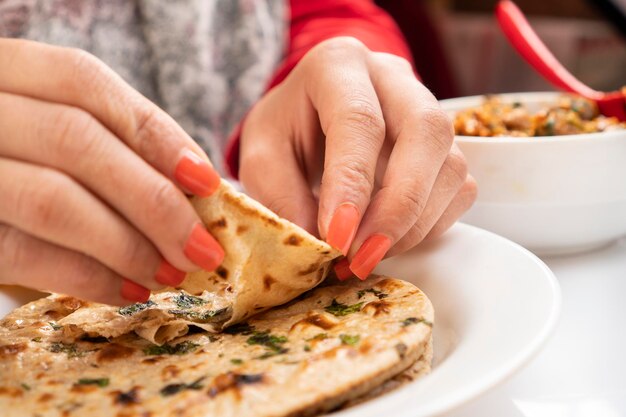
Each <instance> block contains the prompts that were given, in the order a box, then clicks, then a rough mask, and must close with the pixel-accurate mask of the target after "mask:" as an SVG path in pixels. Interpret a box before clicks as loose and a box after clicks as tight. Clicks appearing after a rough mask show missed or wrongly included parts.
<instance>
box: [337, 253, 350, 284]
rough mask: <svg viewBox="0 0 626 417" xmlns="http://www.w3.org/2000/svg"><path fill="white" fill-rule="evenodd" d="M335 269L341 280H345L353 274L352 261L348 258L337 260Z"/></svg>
mask: <svg viewBox="0 0 626 417" xmlns="http://www.w3.org/2000/svg"><path fill="white" fill-rule="evenodd" d="M333 269H334V270H335V275H337V279H338V280H339V281H345V280H347V279H348V278H350V277H351V276H352V275H353V274H352V271H350V262H348V259H347V258H343V259H342V260H340V261H337V262H336V263H335V266H334V267H333Z"/></svg>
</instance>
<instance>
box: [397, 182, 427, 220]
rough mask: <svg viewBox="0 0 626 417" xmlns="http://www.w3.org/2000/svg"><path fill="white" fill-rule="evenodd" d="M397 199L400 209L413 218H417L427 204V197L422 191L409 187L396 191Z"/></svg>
mask: <svg viewBox="0 0 626 417" xmlns="http://www.w3.org/2000/svg"><path fill="white" fill-rule="evenodd" d="M395 200H396V204H397V207H398V209H399V210H400V211H401V212H402V213H404V215H405V216H406V215H409V216H411V217H413V218H417V216H419V214H420V213H421V212H422V211H423V210H424V206H425V205H426V198H425V197H424V196H423V195H421V192H419V191H414V190H412V189H410V188H408V187H401V188H400V189H398V190H397V191H396V195H395Z"/></svg>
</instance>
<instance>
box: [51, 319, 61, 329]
mask: <svg viewBox="0 0 626 417" xmlns="http://www.w3.org/2000/svg"><path fill="white" fill-rule="evenodd" d="M48 324H49V325H50V327H52V330H61V329H62V328H63V326H61V325H60V324H56V323H55V322H53V321H49V322H48Z"/></svg>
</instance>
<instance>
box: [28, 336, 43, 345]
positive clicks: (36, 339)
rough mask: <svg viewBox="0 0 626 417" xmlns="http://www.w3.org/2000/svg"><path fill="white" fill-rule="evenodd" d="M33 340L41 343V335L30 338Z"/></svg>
mask: <svg viewBox="0 0 626 417" xmlns="http://www.w3.org/2000/svg"><path fill="white" fill-rule="evenodd" d="M30 341H31V342H36V343H41V336H37V337H33V338H32V339H30Z"/></svg>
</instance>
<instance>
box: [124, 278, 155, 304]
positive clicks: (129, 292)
mask: <svg viewBox="0 0 626 417" xmlns="http://www.w3.org/2000/svg"><path fill="white" fill-rule="evenodd" d="M120 294H121V295H122V297H124V298H125V299H127V300H128V301H133V302H135V303H145V302H146V301H148V298H150V290H149V289H147V288H146V287H142V286H141V285H139V284H136V283H134V282H133V281H130V280H128V279H126V278H124V279H123V280H122V288H121V289H120Z"/></svg>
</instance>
